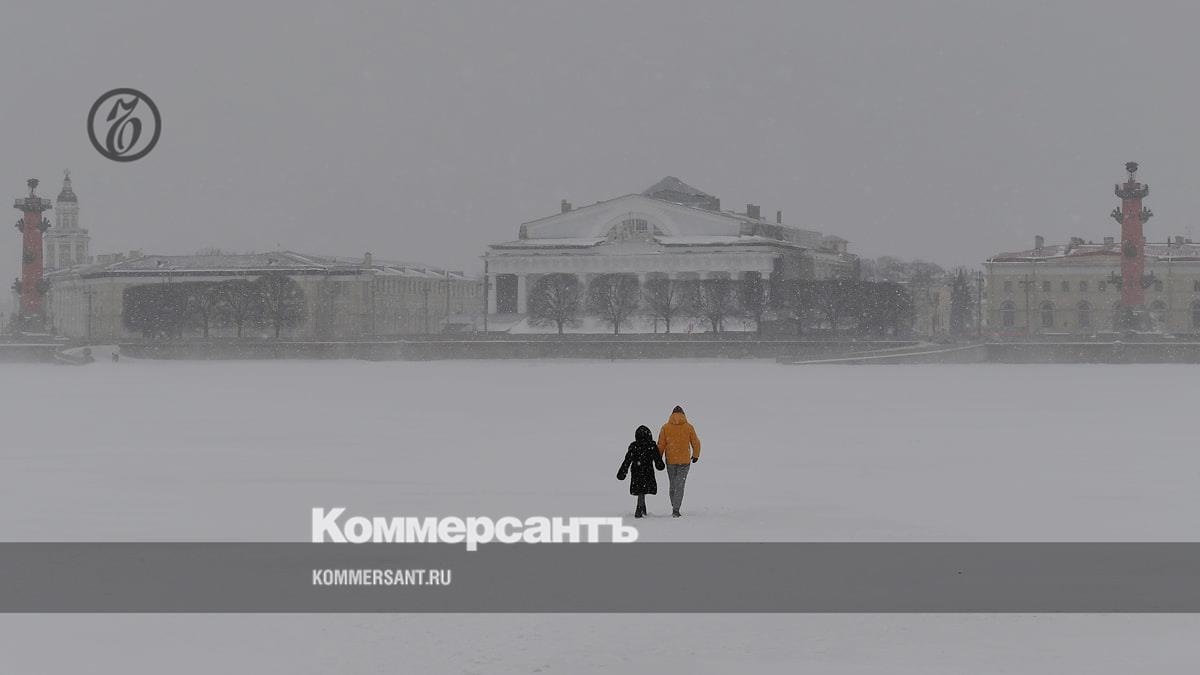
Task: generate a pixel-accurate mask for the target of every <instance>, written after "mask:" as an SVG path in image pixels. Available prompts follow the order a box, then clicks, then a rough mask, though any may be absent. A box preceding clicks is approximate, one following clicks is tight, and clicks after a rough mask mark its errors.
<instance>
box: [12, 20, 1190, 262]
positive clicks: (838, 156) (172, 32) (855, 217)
mask: <svg viewBox="0 0 1200 675" xmlns="http://www.w3.org/2000/svg"><path fill="white" fill-rule="evenodd" d="M66 4H68V3H46V2H21V3H9V5H8V6H6V7H5V10H4V17H3V19H4V20H3V23H2V24H0V25H2V28H0V35H2V36H3V39H2V40H0V75H2V77H0V82H3V83H4V87H5V90H4V96H3V97H0V110H2V114H3V118H2V121H3V126H2V129H3V160H2V161H0V188H3V189H0V195H2V194H8V195H9V197H10V198H11V197H16V196H18V195H21V194H22V193H23V192H24V182H25V179H26V178H27V177H30V176H36V177H39V178H41V179H42V180H43V181H44V188H43V190H42V193H43V194H48V195H49V196H53V195H54V194H56V193H57V192H58V188H59V185H60V180H61V174H62V170H63V169H64V168H67V167H69V168H70V169H71V171H72V176H73V178H74V183H75V190H76V193H77V194H78V195H79V201H80V206H81V215H80V219H81V222H82V224H83V225H84V226H85V227H87V228H89V229H90V230H91V235H92V247H93V253H104V252H110V251H120V250H128V249H133V248H139V249H142V250H144V251H146V252H148V253H149V252H157V253H189V252H194V251H196V250H197V249H200V248H202V247H213V246H215V247H220V248H223V249H227V250H234V251H248V250H265V249H274V248H276V247H279V248H287V249H292V250H296V251H302V252H310V253H331V254H339V255H361V254H362V253H363V252H365V251H371V252H372V253H374V254H375V255H376V256H377V257H385V258H397V259H411V260H416V261H424V262H427V263H428V264H431V265H439V266H450V267H452V268H466V269H469V270H478V269H479V268H480V264H479V256H480V254H481V253H482V252H483V248H484V246H485V244H487V243H489V242H494V241H502V240H507V239H512V238H515V237H516V234H517V227H518V225H519V224H520V223H521V222H523V221H527V220H531V219H534V218H538V217H541V216H545V215H549V214H551V213H554V212H555V211H557V209H558V203H559V200H560V199H563V198H566V199H569V200H571V201H573V202H574V203H575V204H576V205H584V204H589V203H591V202H593V201H596V200H601V199H607V198H610V197H613V196H617V195H620V194H625V193H629V192H636V191H640V190H641V189H643V188H644V187H646V186H648V185H650V184H651V183H653V182H654V181H656V180H657V179H659V178H661V177H662V176H664V175H676V176H679V177H680V178H682V179H683V180H685V181H687V182H688V183H690V184H692V185H694V186H696V187H698V188H700V189H703V190H705V191H708V192H710V193H713V194H716V195H717V196H719V197H720V198H721V200H722V205H723V206H724V207H725V208H731V207H737V208H738V209H741V208H742V207H743V205H744V204H746V203H747V202H753V203H757V204H761V205H762V207H763V211H764V213H767V214H772V215H773V213H774V211H775V210H777V209H782V210H783V211H784V215H785V221H787V222H789V223H791V224H794V225H799V226H804V227H811V228H817V229H821V230H824V231H827V232H830V233H835V234H838V235H841V236H843V237H845V238H847V239H849V240H850V241H851V246H852V250H854V251H855V252H858V253H859V254H862V255H867V256H872V257H873V256H878V255H881V254H892V255H899V256H903V257H921V258H925V259H929V260H933V261H935V262H938V263H941V264H943V265H947V266H949V265H957V264H977V263H978V262H979V261H981V260H982V259H983V258H984V257H986V256H987V255H988V254H990V253H993V252H995V251H999V250H1014V249H1020V248H1025V247H1028V246H1029V245H1031V242H1032V239H1033V236H1034V235H1035V234H1043V235H1045V236H1046V237H1047V239H1048V240H1049V241H1060V240H1063V239H1065V238H1066V237H1068V236H1071V235H1078V236H1082V237H1084V238H1086V239H1096V240H1099V239H1100V238H1101V237H1103V236H1104V235H1106V234H1113V233H1115V232H1116V231H1117V225H1116V223H1114V222H1113V221H1112V220H1110V219H1109V218H1108V212H1109V211H1110V210H1111V209H1112V208H1113V207H1114V206H1116V205H1117V202H1116V199H1115V198H1114V197H1113V195H1112V184H1113V183H1114V182H1116V181H1118V180H1119V179H1121V178H1122V171H1121V167H1122V164H1123V163H1124V162H1125V161H1127V160H1137V161H1139V162H1141V164H1142V176H1143V178H1144V179H1145V180H1146V181H1148V182H1149V183H1150V184H1151V185H1152V188H1153V189H1152V192H1151V196H1150V199H1149V201H1148V202H1147V203H1148V205H1149V206H1150V207H1151V208H1153V209H1154V211H1155V212H1156V214H1157V217H1156V218H1155V219H1154V220H1152V221H1151V222H1150V224H1149V227H1148V235H1149V236H1150V237H1151V238H1153V239H1162V238H1165V237H1167V236H1168V235H1174V234H1184V235H1187V234H1189V233H1191V234H1193V235H1195V236H1197V237H1200V230H1195V231H1193V230H1192V229H1190V228H1192V227H1193V224H1200V194H1197V191H1196V190H1195V188H1194V186H1195V185H1197V184H1200V153H1198V152H1197V134H1196V131H1195V130H1196V128H1197V125H1198V124H1200V90H1198V87H1197V65H1198V64H1200V40H1197V38H1196V35H1197V27H1198V24H1197V20H1198V19H1200V10H1197V9H1195V8H1194V6H1193V5H1194V3H1188V2H1179V3H1170V4H1168V3H1151V2H1138V3H1129V2H1124V3H1111V4H1108V3H1101V2H1071V3H1067V2H1062V3H1025V2H1013V1H1011V0H1005V1H1003V2H1001V1H996V2H987V3H984V2H882V1H881V2H838V3H834V2H828V3H803V2H795V1H789V2H778V3H750V2H732V1H729V2H711V1H701V0H693V1H691V2H677V3H666V2H652V1H648V0H641V1H639V2H630V3H620V2H611V1H610V2H603V3H601V2H592V3H582V2H519V1H512V0H506V1H505V2H479V3H462V2H440V3H433V2H403V1H400V2H390V3H379V4H370V5H369V4H366V3H357V2H343V3H331V2H327V3H320V5H319V6H318V5H314V6H311V7H302V5H304V4H305V3H301V2H278V3H266V2H253V3H230V4H228V5H227V6H225V7H221V6H220V3H215V2H202V3H186V4H184V3H161V2H148V3H144V4H130V3H123V2H115V1H112V0H106V2H102V3H82V2H81V3H75V4H78V6H77V7H75V8H71V9H68V8H67V7H65V5H66ZM114 87H134V88H138V89H141V90H143V91H145V92H146V93H147V94H148V95H149V96H150V97H152V98H153V99H154V100H155V101H156V102H157V104H158V106H159V108H160V110H161V111H162V115H163V122H164V125H163V126H164V129H163V133H162V139H161V141H160V143H159V145H158V147H157V148H156V149H155V150H154V151H153V152H151V153H150V155H148V156H147V157H145V158H144V159H142V160H140V161H137V162H133V163H128V164H121V163H115V162H111V161H109V160H107V159H104V158H103V157H101V156H100V155H99V154H98V153H97V152H96V151H95V150H94V149H93V148H92V147H91V145H90V144H89V142H88V139H87V136H86V131H85V119H86V115H87V111H88V108H89V107H90V106H91V104H92V103H93V101H94V100H95V99H96V98H98V97H99V96H100V95H101V94H102V93H103V92H105V91H107V90H109V89H111V88H114ZM18 215H19V214H18V213H17V212H16V211H15V210H14V211H12V212H10V220H11V221H12V222H15V221H16V218H17V217H18ZM5 231H7V232H8V235H6V237H7V243H6V244H2V246H3V247H4V248H2V249H0V250H7V251H8V252H7V253H5V254H3V255H0V273H7V275H8V276H7V278H9V279H11V278H12V277H13V276H15V275H16V273H17V270H18V265H17V260H18V258H19V250H18V249H19V242H18V235H17V233H16V230H15V229H12V228H11V227H9V228H6V230H5ZM0 241H3V240H0Z"/></svg>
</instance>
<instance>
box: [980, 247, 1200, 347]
mask: <svg viewBox="0 0 1200 675" xmlns="http://www.w3.org/2000/svg"><path fill="white" fill-rule="evenodd" d="M1144 251H1145V253H1144V255H1145V271H1146V272H1147V273H1148V275H1147V278H1146V279H1145V284H1144V285H1145V294H1146V305H1145V306H1146V309H1147V310H1148V313H1149V315H1150V319H1151V329H1152V330H1156V331H1159V332H1163V333H1169V334H1176V335H1180V334H1189V333H1200V244H1196V243H1193V242H1192V240H1190V239H1185V238H1183V237H1175V238H1174V239H1171V240H1169V241H1164V242H1150V241H1147V242H1146V244H1145V248H1144ZM984 269H985V275H986V281H987V283H986V287H987V294H986V303H985V304H986V310H987V325H988V330H989V332H991V333H992V334H994V335H998V336H1009V337H1017V336H1029V335H1053V334H1075V335H1088V334H1092V333H1097V332H1105V331H1112V330H1115V326H1114V317H1115V316H1116V315H1117V314H1116V309H1117V306H1118V304H1119V301H1120V299H1121V287H1120V272H1121V247H1120V245H1119V244H1118V243H1117V242H1116V240H1115V238H1114V237H1105V238H1104V240H1103V241H1102V242H1101V243H1093V242H1085V241H1084V240H1083V239H1081V238H1078V237H1073V238H1072V239H1071V240H1070V241H1069V242H1067V243H1066V244H1051V245H1047V244H1046V243H1045V241H1044V240H1043V238H1042V237H1040V236H1039V237H1036V238H1035V241H1034V246H1033V248H1031V249H1026V250H1024V251H1013V252H1008V253H999V254H996V255H994V256H992V257H990V258H988V260H987V261H986V262H985V263H984Z"/></svg>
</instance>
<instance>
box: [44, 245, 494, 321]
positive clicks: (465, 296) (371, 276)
mask: <svg viewBox="0 0 1200 675" xmlns="http://www.w3.org/2000/svg"><path fill="white" fill-rule="evenodd" d="M266 274H286V275H287V276H289V277H291V278H292V279H293V280H295V281H296V282H297V283H298V284H299V286H300V288H301V290H302V291H303V294H304V303H305V311H304V315H305V319H304V321H303V323H302V324H301V325H299V326H297V327H296V328H294V329H290V330H287V331H285V332H284V334H283V335H284V337H287V338H291V339H305V340H337V339H348V338H349V339H354V338H365V337H373V336H389V335H404V334H420V333H437V332H441V331H443V330H449V329H451V328H452V327H453V325H455V324H474V323H475V321H474V318H475V317H477V316H479V314H480V313H481V309H482V305H483V302H482V301H483V298H482V284H481V283H480V281H479V279H477V278H473V277H470V276H467V275H465V274H463V273H462V272H456V271H450V270H443V269H435V268H431V267H425V266H421V265H414V264H411V263H402V262H390V261H382V260H376V259H373V257H372V256H371V254H369V253H368V254H367V255H365V256H364V257H362V258H357V259H351V258H337V257H330V256H315V255H304V254H299V253H293V252H291V251H275V252H271V253H239V254H225V253H212V254H197V255H146V254H143V253H142V252H140V251H132V252H131V253H130V254H129V255H108V256H100V257H99V260H98V261H97V262H95V263H92V264H88V265H76V266H74V267H71V268H66V269H59V270H56V271H54V272H51V273H50V274H48V275H47V279H49V281H50V293H49V298H48V302H47V318H48V320H49V323H50V325H51V327H52V329H53V330H54V332H55V334H57V335H60V336H63V337H68V338H72V339H77V340H87V341H114V342H115V341H120V340H128V339H136V338H138V337H140V335H139V334H138V333H137V332H136V331H132V330H130V329H129V328H128V327H127V326H126V325H125V322H124V316H123V310H124V306H123V305H124V293H125V291H126V290H127V289H129V288H130V287H132V286H138V285H145V284H182V283H189V282H190V283H196V282H207V283H217V282H221V281H228V280H231V279H246V280H250V281H253V280H255V279H258V278H260V277H262V276H263V275H266ZM269 333H270V331H268V330H266V329H265V328H263V327H261V326H259V327H257V328H256V329H255V330H253V331H251V332H248V333H246V335H247V336H248V337H250V336H256V335H263V336H265V335H269ZM234 334H235V331H234V329H233V328H232V327H231V326H222V325H219V324H214V325H213V326H212V327H211V330H210V335H211V336H212V337H232V336H233V335H234ZM198 336H199V332H198V331H197V330H195V329H193V330H191V331H190V332H189V333H187V334H185V337H198Z"/></svg>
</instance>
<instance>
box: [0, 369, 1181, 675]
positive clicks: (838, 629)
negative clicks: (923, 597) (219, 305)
mask: <svg viewBox="0 0 1200 675" xmlns="http://www.w3.org/2000/svg"><path fill="white" fill-rule="evenodd" d="M0 376H3V378H4V383H5V385H6V386H5V394H4V395H3V405H2V406H0V422H2V423H3V426H2V428H3V429H4V435H3V438H4V440H3V442H2V446H0V447H2V448H3V450H2V452H0V506H2V507H3V509H2V510H0V539H3V540H8V541H22V540H200V541H232V540H237V541H267V540H295V541H300V540H305V539H307V537H308V534H309V531H308V528H309V509H311V508H312V507H313V506H347V507H350V508H351V509H352V510H353V511H357V512H361V513H370V514H388V515H393V514H394V515H463V516H466V515H491V516H502V515H517V516H522V515H534V514H539V515H564V516H567V515H622V514H629V513H631V512H632V508H633V503H632V502H633V499H632V498H631V497H629V495H628V491H627V486H626V485H624V484H621V483H618V482H617V481H616V479H615V477H614V473H615V472H616V469H617V466H618V464H619V463H620V460H621V458H622V455H623V452H624V448H625V446H626V445H627V444H628V442H629V441H630V440H631V438H632V434H633V429H634V428H635V427H636V426H637V425H639V424H646V425H648V426H650V427H651V428H654V429H657V427H658V426H659V425H660V424H661V423H662V422H663V421H664V420H665V418H666V416H667V414H668V412H669V411H670V409H671V407H672V406H674V405H675V404H681V405H683V407H684V408H685V409H686V410H687V412H688V415H689V418H690V419H691V420H692V422H693V423H694V424H695V425H696V428H697V431H698V433H699V435H700V438H701V440H702V441H703V446H704V449H703V453H702V460H701V462H700V463H699V464H698V465H696V466H694V467H693V471H692V474H691V476H690V477H689V481H688V493H687V500H686V502H685V504H684V512H685V513H686V515H687V517H685V518H683V519H682V520H678V521H676V520H672V519H670V518H664V517H663V516H664V514H666V513H668V512H669V508H668V507H667V506H666V496H665V490H662V491H660V494H659V495H658V496H657V497H652V498H650V511H651V514H652V515H653V516H654V517H652V518H650V519H648V520H645V521H640V522H639V529H640V531H641V536H642V538H643V539H646V540H659V541H661V540H679V541H710V540H725V541H734V540H736V541H767V540H779V541H792V540H858V541H881V540H893V541H894V540H941V541H966V540H976V541H986V540H1010V541H1011V540H1023V541H1032V540H1042V541H1066V540H1076V541H1083V540H1091V541H1095V540H1109V541H1116V540H1121V541H1134V540H1195V539H1196V530H1197V523H1196V514H1197V513H1198V512H1200V508H1198V507H1200V489H1197V487H1198V483H1200V457H1198V456H1197V448H1196V447H1195V446H1196V435H1197V434H1196V426H1195V421H1194V416H1195V415H1196V413H1197V403H1196V402H1197V401H1200V367H1186V366H1184V367H1180V366H1109V367H1100V366H1002V365H946V366H833V365H830V366H805V367H784V366H778V365H776V364H774V363H769V362H746V361H710V362H675V361H654V362H649V361H647V362H616V363H609V362H582V361H580V362H431V363H364V362H352V361H337V362H332V361H331V362H245V363H228V362H219V363H199V362H172V363H154V362H137V361H132V360H129V361H122V362H121V363H119V364H112V363H109V362H107V361H102V362H98V363H96V364H93V365H91V366H87V367H81V368H72V367H56V366H32V365H30V366H21V365H4V366H2V367H0ZM660 481H662V482H661V483H660V485H662V486H665V476H662V477H661V478H660ZM581 581H583V580H581ZM714 583H719V581H714ZM1197 629H1200V620H1197V619H1196V618H1195V617H1187V616H1176V617H1172V616H1024V615H975V616H970V615H926V616H895V615H893V616H888V615H842V616H761V615H753V616H739V615H728V616H678V615H659V616H653V615H649V616H585V615H577V616H565V617H564V616H403V615H398V616H353V615H345V616H295V615H292V616H182V615H181V616H168V617H150V616H118V617H89V616H74V617H67V616H8V617H3V618H0V653H4V654H5V658H4V660H6V661H8V660H9V659H10V658H12V657H15V662H13V661H9V662H10V663H15V666H16V667H15V668H14V669H13V671H12V672H21V673H41V672H45V673H57V672H85V671H86V672H117V671H116V669H115V668H113V669H111V670H110V669H109V666H110V665H115V664H123V665H124V668H123V669H122V670H121V672H172V673H211V672H226V671H228V668H227V667H225V666H226V665H227V664H228V663H229V662H230V660H232V661H233V662H235V663H238V664H239V667H238V668H237V669H236V670H238V671H240V672H292V673H333V672H459V673H496V672H539V669H540V672H560V673H592V672H596V673H599V672H609V671H611V670H614V669H622V670H624V671H626V672H658V673H663V672H674V668H676V667H679V666H682V665H683V664H687V666H688V670H689V671H690V672H713V673H724V672H729V671H730V670H732V669H733V668H735V667H740V666H745V665H752V666H753V668H752V669H751V671H750V672H801V671H804V670H809V671H814V670H815V671H819V672H825V673H859V672H869V673H876V672H878V673H908V672H913V673H916V672H922V673H929V672H946V673H961V672H973V673H989V672H1022V673H1035V672H1036V673H1040V672H1045V673H1052V672H1053V673H1060V672H1081V671H1087V672H1092V673H1129V672H1136V671H1148V670H1153V671H1155V672H1185V668H1186V667H1187V664H1188V663H1190V662H1192V661H1194V658H1192V656H1191V655H1192V652H1193V650H1194V644H1193V643H1194V636H1195V634H1196V632H1197ZM64 640H65V641H66V642H65V643H64ZM64 644H70V645H71V648H70V649H62V648H61V646H62V645H64ZM285 644H286V647H285V646H283V645H285ZM179 654H187V655H190V656H189V657H188V658H185V659H182V660H181V659H179ZM99 664H103V666H102V667H100V668H99V669H97V667H98V665H99ZM797 664H800V665H801V667H800V670H796V668H797Z"/></svg>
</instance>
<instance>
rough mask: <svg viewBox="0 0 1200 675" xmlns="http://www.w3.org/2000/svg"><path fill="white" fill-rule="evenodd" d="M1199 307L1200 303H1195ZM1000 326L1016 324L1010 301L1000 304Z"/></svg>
mask: <svg viewBox="0 0 1200 675" xmlns="http://www.w3.org/2000/svg"><path fill="white" fill-rule="evenodd" d="M1197 304H1198V305H1200V302H1197ZM1000 324H1001V325H1002V326H1004V327H1005V328H1012V327H1013V326H1015V325H1016V324H1017V306H1016V305H1014V304H1013V303H1012V301H1011V300H1006V301H1004V302H1002V303H1000Z"/></svg>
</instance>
